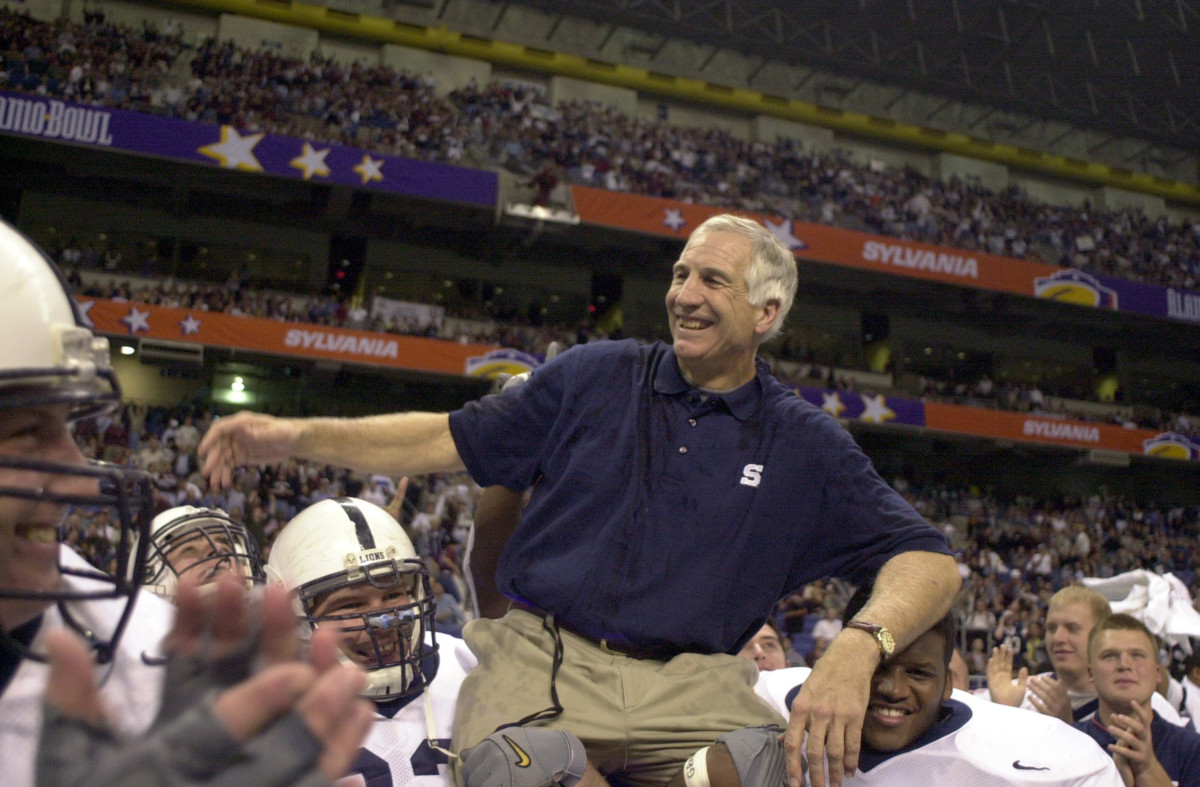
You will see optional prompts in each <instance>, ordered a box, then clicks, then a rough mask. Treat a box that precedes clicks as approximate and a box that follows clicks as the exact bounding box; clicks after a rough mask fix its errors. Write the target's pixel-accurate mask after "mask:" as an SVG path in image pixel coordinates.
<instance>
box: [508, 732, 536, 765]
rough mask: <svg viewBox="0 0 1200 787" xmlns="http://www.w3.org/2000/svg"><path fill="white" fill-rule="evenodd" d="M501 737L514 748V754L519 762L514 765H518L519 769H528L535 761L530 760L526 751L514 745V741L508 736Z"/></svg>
mask: <svg viewBox="0 0 1200 787" xmlns="http://www.w3.org/2000/svg"><path fill="white" fill-rule="evenodd" d="M500 737H501V738H503V739H504V742H505V743H507V744H508V745H509V746H510V747H512V750H513V751H514V752H516V755H517V761H516V762H515V763H514V765H516V766H517V767H518V768H528V767H529V764H530V763H531V762H533V760H531V759H529V755H528V754H526V753H525V750H524V749H522V748H521V747H520V746H518V745H517V744H515V743H513V739H512V738H510V737H508V736H507V735H501V736H500Z"/></svg>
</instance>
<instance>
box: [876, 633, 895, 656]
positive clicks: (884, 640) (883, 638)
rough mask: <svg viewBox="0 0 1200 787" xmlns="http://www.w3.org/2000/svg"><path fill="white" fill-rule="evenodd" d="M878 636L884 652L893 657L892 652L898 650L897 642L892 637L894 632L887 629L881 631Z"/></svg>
mask: <svg viewBox="0 0 1200 787" xmlns="http://www.w3.org/2000/svg"><path fill="white" fill-rule="evenodd" d="M877 636H878V638H879V644H880V645H881V646H882V647H883V652H884V653H885V654H886V655H888V656H890V655H892V652H893V651H894V650H896V640H895V638H894V637H892V632H890V631H888V630H887V629H880V630H879V634H878V635H877Z"/></svg>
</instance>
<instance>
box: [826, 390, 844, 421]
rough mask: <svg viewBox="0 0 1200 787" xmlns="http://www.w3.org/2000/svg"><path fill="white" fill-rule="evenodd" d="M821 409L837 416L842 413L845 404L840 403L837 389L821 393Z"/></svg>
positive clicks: (840, 399) (840, 398)
mask: <svg viewBox="0 0 1200 787" xmlns="http://www.w3.org/2000/svg"><path fill="white" fill-rule="evenodd" d="M821 409H822V410H824V411H825V412H827V413H829V414H830V415H832V416H833V417H834V418H837V417H838V416H839V415H841V414H842V410H845V409H846V405H844V404H842V397H841V395H840V394H839V393H838V392H837V391H833V392H832V393H822V394H821Z"/></svg>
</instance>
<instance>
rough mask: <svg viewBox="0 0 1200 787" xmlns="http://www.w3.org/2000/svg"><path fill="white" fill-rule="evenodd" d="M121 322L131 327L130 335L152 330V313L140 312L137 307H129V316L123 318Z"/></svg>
mask: <svg viewBox="0 0 1200 787" xmlns="http://www.w3.org/2000/svg"><path fill="white" fill-rule="evenodd" d="M121 322H123V323H125V324H126V325H128V326H129V333H130V334H131V335H132V334H135V333H137V332H138V331H149V330H150V311H149V310H147V311H144V312H140V311H138V308H137V307H136V306H130V307H129V314H126V315H125V316H124V317H122V318H121Z"/></svg>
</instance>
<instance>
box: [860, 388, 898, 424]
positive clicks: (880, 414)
mask: <svg viewBox="0 0 1200 787" xmlns="http://www.w3.org/2000/svg"><path fill="white" fill-rule="evenodd" d="M860 395H861V396H862V402H863V411H862V415H860V416H859V417H858V420H860V421H867V422H868V423H872V424H881V423H883V422H884V421H890V420H892V419H893V418H895V417H896V414H895V413H894V412H892V410H891V408H889V407H888V406H887V403H886V402H885V401H884V398H883V394H879V395H877V396H867V395H866V394H860Z"/></svg>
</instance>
